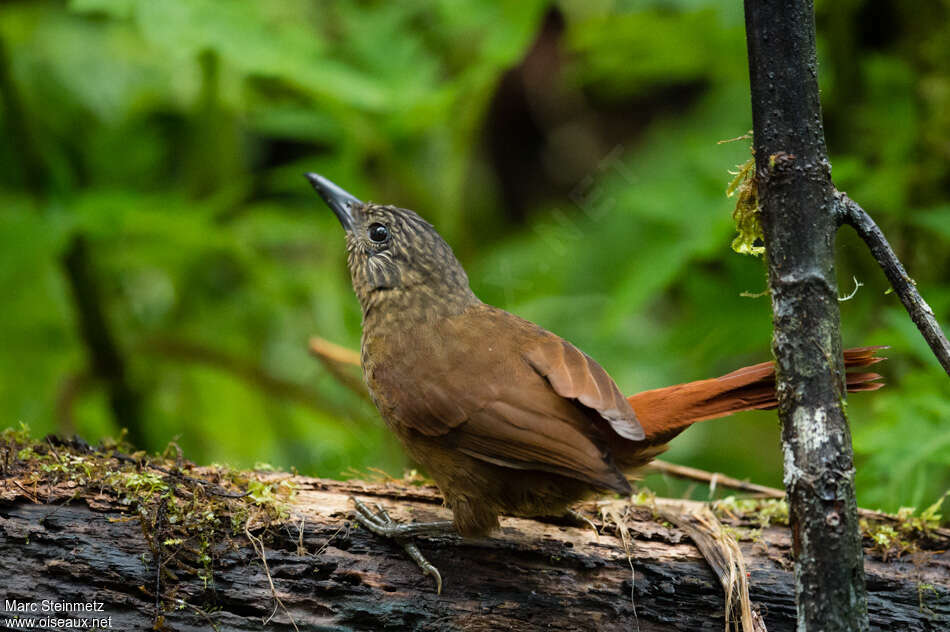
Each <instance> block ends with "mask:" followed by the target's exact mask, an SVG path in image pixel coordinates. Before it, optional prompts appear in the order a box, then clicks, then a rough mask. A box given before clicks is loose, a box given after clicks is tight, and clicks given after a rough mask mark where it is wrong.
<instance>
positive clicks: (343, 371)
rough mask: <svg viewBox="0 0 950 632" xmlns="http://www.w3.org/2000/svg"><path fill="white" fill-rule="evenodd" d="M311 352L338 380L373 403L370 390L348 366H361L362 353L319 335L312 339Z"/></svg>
mask: <svg viewBox="0 0 950 632" xmlns="http://www.w3.org/2000/svg"><path fill="white" fill-rule="evenodd" d="M310 353H311V354H312V355H313V356H314V357H316V358H317V360H319V361H320V364H322V365H323V368H325V369H326V370H327V372H328V373H329V374H330V375H332V376H333V377H334V379H336V381H337V382H339V383H340V384H342V385H343V386H344V387H346V388H347V389H349V390H350V391H351V392H353V393H355V394H356V395H358V396H359V397H360V398H361V399H364V400H365V401H367V402H370V403H372V400H371V399H370V397H369V392H368V391H367V390H366V386H365V385H364V384H363V382H362V380H360V379H359V378H357V377H355V376H354V375H353V374H352V373H351V372H350V371H349V370H348V369H347V367H350V366H357V367H358V366H360V354H359V353H357V352H356V351H353V350H352V349H347V348H346V347H343V346H340V345H338V344H336V343H333V342H330V341H329V340H324V339H323V338H320V337H318V336H314V337H312V338H311V339H310Z"/></svg>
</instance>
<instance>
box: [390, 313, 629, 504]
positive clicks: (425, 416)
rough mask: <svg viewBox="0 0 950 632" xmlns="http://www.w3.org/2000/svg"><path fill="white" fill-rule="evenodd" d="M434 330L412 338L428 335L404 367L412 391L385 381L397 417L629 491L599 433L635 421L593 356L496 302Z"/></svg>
mask: <svg viewBox="0 0 950 632" xmlns="http://www.w3.org/2000/svg"><path fill="white" fill-rule="evenodd" d="M475 331H477V332H478V336H477V337H476V335H475V334H474V333H472V332H475ZM430 338H433V337H430ZM439 338H440V339H441V340H442V342H441V343H433V342H432V340H429V341H427V342H422V343H420V344H431V345H432V347H431V349H428V350H427V358H428V359H429V362H427V363H426V365H425V366H421V365H420V364H415V365H414V366H412V367H409V366H406V367H405V369H404V371H405V373H410V372H411V373H412V374H413V379H412V381H411V385H412V392H409V390H408V389H405V388H403V389H399V388H395V389H389V392H396V393H398V395H397V397H398V399H399V402H398V404H397V408H398V409H399V410H400V413H401V414H399V415H398V416H399V419H400V424H399V425H400V426H402V427H409V428H412V429H413V430H415V431H417V432H419V433H421V434H424V435H427V436H430V437H441V440H442V441H444V442H445V444H446V445H449V446H452V447H454V448H455V449H458V450H459V451H461V452H463V453H465V454H468V455H470V456H473V457H475V458H478V459H481V460H483V461H486V462H489V463H494V464H496V465H501V466H504V467H510V468H514V469H533V470H541V471H550V472H554V473H557V474H561V475H564V476H568V477H571V478H575V479H579V480H584V481H587V482H589V483H591V484H593V485H596V486H600V487H606V488H609V489H615V490H617V491H621V492H625V493H626V492H629V491H630V486H629V484H628V483H627V480H626V478H625V477H624V476H623V475H622V474H621V473H620V471H619V470H618V469H617V467H616V465H615V464H614V462H613V459H612V458H611V456H610V453H609V451H608V450H607V448H606V445H607V443H608V441H607V436H606V435H607V434H608V433H610V432H615V433H616V434H618V435H620V436H622V437H626V438H628V439H633V440H637V439H641V438H642V437H643V431H642V429H641V428H640V425H639V423H638V422H637V420H636V416H635V415H634V412H633V409H632V408H631V407H630V404H629V403H628V402H627V400H626V399H625V398H624V397H623V395H622V394H621V393H620V391H619V390H618V389H617V387H616V385H615V384H614V382H613V380H611V379H610V377H609V376H608V375H607V373H606V372H605V371H604V370H603V369H602V368H601V367H600V365H599V364H597V363H596V362H594V361H593V360H592V359H590V358H589V357H587V356H586V355H584V354H583V353H581V352H580V351H578V350H577V349H576V348H574V347H573V346H572V345H570V344H569V343H567V342H565V341H563V340H562V339H561V338H559V337H557V336H555V335H554V334H552V333H550V332H547V331H545V330H543V329H541V328H540V327H537V326H536V325H534V324H531V323H528V322H527V321H523V320H522V319H520V318H517V317H515V316H513V315H511V314H508V313H506V312H501V310H498V311H497V312H495V315H493V318H492V319H491V320H490V324H489V325H487V326H486V325H485V321H484V320H482V321H480V322H479V323H478V326H477V327H475V326H472V322H471V321H467V320H466V319H464V318H463V319H461V320H460V321H456V322H453V323H447V324H445V325H444V326H443V328H442V330H441V331H440V335H439ZM446 354H447V355H446ZM458 367H465V370H464V371H459V370H458ZM447 374H448V375H454V376H456V378H455V379H448V380H447V379H445V375H447ZM394 377H395V376H394ZM408 383H409V382H403V384H404V385H405V384H408ZM601 419H603V421H604V422H606V423H602V422H601ZM611 429H612V430H611Z"/></svg>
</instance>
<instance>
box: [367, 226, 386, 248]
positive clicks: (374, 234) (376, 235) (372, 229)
mask: <svg viewBox="0 0 950 632" xmlns="http://www.w3.org/2000/svg"><path fill="white" fill-rule="evenodd" d="M369 238H370V240H371V241H372V242H373V243H376V244H382V243H386V241H387V240H388V239H389V229H388V228H386V227H385V226H383V225H382V224H380V223H378V222H377V223H375V224H370V226H369Z"/></svg>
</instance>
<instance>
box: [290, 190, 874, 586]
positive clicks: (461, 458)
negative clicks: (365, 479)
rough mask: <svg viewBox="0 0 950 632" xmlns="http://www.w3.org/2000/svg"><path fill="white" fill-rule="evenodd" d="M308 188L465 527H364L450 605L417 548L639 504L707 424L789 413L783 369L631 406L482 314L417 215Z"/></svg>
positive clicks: (366, 521) (372, 372) (390, 414)
mask: <svg viewBox="0 0 950 632" xmlns="http://www.w3.org/2000/svg"><path fill="white" fill-rule="evenodd" d="M305 175H306V178H307V179H308V180H309V181H310V183H311V185H312V186H313V188H314V189H315V190H316V192H317V193H318V194H319V196H320V197H321V198H322V199H323V201H324V202H325V203H326V204H327V206H329V207H330V209H331V210H332V211H333V212H334V213H335V214H336V217H337V219H338V220H339V221H340V224H341V225H342V226H343V229H344V233H345V238H346V258H347V267H348V268H349V273H350V278H351V281H352V285H353V289H354V291H355V294H356V298H357V299H358V301H359V304H360V307H361V309H362V316H363V319H362V339H361V349H360V364H361V367H362V371H363V377H364V380H365V382H366V386H367V388H368V390H369V394H370V397H371V399H372V401H373V403H374V404H375V406H376V408H377V409H378V410H379V413H380V415H381V416H382V418H383V420H384V422H385V423H386V425H387V426H388V428H389V429H390V430H391V431H392V432H393V434H395V435H396V437H397V438H398V439H399V441H400V442H401V443H402V445H403V447H404V448H405V450H406V452H407V453H408V455H409V457H410V458H411V459H412V460H413V461H415V462H416V463H418V464H419V465H420V466H422V468H423V469H424V470H425V471H426V472H427V473H428V475H429V476H430V477H431V478H432V479H433V480H434V481H435V483H436V485H437V486H438V488H439V490H440V492H441V493H442V496H443V498H444V500H445V504H446V505H447V506H448V507H449V508H450V509H451V510H452V520H451V521H436V522H421V523H420V522H417V523H406V524H398V523H395V522H394V521H393V520H392V519H391V518H390V517H389V515H388V513H387V512H386V511H385V509H383V508H382V507H378V508H377V510H376V511H373V510H372V509H370V508H369V507H367V506H366V505H365V504H363V503H362V502H360V501H358V500H356V499H354V503H355V505H356V512H355V518H356V520H357V521H358V522H360V523H361V524H362V525H363V526H365V527H366V528H367V529H369V530H370V531H372V532H373V533H376V534H377V535H380V536H384V537H389V538H394V539H396V540H397V541H399V542H400V543H401V544H402V545H403V546H404V548H405V549H406V551H407V553H408V554H409V555H410V556H411V557H412V558H413V559H414V560H415V561H416V563H417V564H418V565H419V566H420V568H421V569H422V570H423V572H425V573H426V574H429V575H431V576H432V577H433V578H435V581H436V584H437V590H438V591H439V592H441V586H442V579H441V575H440V574H439V571H438V569H436V568H435V567H434V566H432V565H431V564H430V563H429V562H428V561H426V560H425V558H424V557H423V556H422V554H421V553H420V552H419V550H418V548H417V547H416V546H415V544H414V543H413V542H412V538H414V537H417V536H434V535H445V534H456V535H459V536H462V537H466V538H471V537H481V536H486V535H488V534H489V533H491V532H492V531H493V530H494V529H496V528H497V527H498V526H499V516H501V515H514V516H527V517H538V516H559V515H565V514H566V513H568V512H569V511H570V507H571V506H572V505H573V504H575V503H576V502H577V501H579V500H582V499H584V498H586V497H588V496H590V495H591V494H596V493H611V492H614V493H618V494H622V495H630V494H631V493H632V488H631V486H630V482H629V479H628V476H629V475H631V474H632V473H633V472H635V471H636V470H637V469H638V468H641V467H642V466H644V465H646V464H648V463H649V462H650V461H651V460H652V459H653V458H655V457H656V456H657V455H658V454H660V453H662V452H663V451H664V450H666V448H667V444H668V442H669V441H670V440H671V439H673V438H674V437H675V436H676V435H678V434H679V433H680V432H682V431H683V430H685V429H686V428H687V427H689V426H690V425H692V424H693V423H695V422H697V421H703V420H706V419H712V418H717V417H723V416H726V415H729V414H732V413H735V412H739V411H743V410H755V409H768V408H774V407H776V406H777V405H778V402H777V399H776V393H775V369H774V365H773V363H771V362H764V363H761V364H757V365H753V366H749V367H745V368H742V369H739V370H737V371H733V372H731V373H728V374H726V375H723V376H721V377H718V378H713V379H709V380H701V381H698V382H690V383H686V384H680V385H676V386H672V387H666V388H660V389H655V390H651V391H645V392H642V393H638V394H636V395H632V396H630V397H629V398H628V397H625V396H624V395H623V394H622V393H621V391H620V389H619V387H618V386H617V384H616V383H615V382H614V380H613V379H611V377H610V376H609V375H608V374H607V372H606V371H605V370H604V368H603V367H602V366H601V365H600V364H598V363H597V362H596V361H595V360H594V359H593V358H591V357H590V356H588V355H587V354H585V353H584V352H583V351H581V350H580V349H578V348H577V347H575V346H574V345H572V344H571V343H570V342H568V341H566V340H564V339H563V338H561V337H559V336H557V335H556V334H554V333H551V332H549V331H547V330H545V329H543V328H542V327H540V326H538V325H536V324H534V323H532V322H530V321H528V320H525V319H523V318H520V317H519V316H516V315H514V314H511V313H509V312H507V311H504V310H502V309H499V308H497V307H493V306H491V305H488V304H486V303H484V302H482V301H481V300H479V299H478V297H477V296H476V295H475V293H474V292H473V291H472V289H471V287H470V285H469V279H468V276H467V274H466V272H465V270H464V269H463V267H462V265H461V263H460V262H459V261H458V259H457V258H456V257H455V255H454V253H453V251H452V248H451V247H450V246H449V244H448V243H446V241H445V240H444V239H443V238H442V237H441V236H440V235H439V233H438V232H437V231H436V229H435V228H434V227H433V226H432V225H431V224H430V223H428V222H427V221H426V220H424V219H423V218H422V217H420V216H419V215H418V214H417V213H416V212H414V211H412V210H409V209H405V208H399V207H397V206H393V205H385V204H375V203H371V202H362V201H361V200H359V199H358V198H356V197H355V196H353V195H352V194H350V193H348V192H347V191H345V190H344V189H342V188H340V187H339V186H338V185H336V184H334V183H333V182H331V181H330V180H328V179H327V178H325V177H323V176H321V175H319V174H316V173H307V174H305ZM879 348H880V347H861V348H857V349H849V350H847V351H846V352H845V365H846V367H848V368H861V367H865V366H868V365H870V364H874V363H875V362H878V361H880V360H881V359H882V358H879V357H876V355H875V353H876V351H877V350H878V349H879ZM880 377H881V376H880V375H878V374H877V373H869V372H859V373H848V377H847V386H848V390H849V391H866V390H874V389H877V388H880V386H882V383H881V382H880V381H878V380H879V379H880Z"/></svg>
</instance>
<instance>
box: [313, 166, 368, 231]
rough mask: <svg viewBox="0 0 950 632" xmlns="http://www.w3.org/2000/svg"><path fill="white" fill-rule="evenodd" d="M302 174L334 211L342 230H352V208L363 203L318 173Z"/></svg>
mask: <svg viewBox="0 0 950 632" xmlns="http://www.w3.org/2000/svg"><path fill="white" fill-rule="evenodd" d="M304 175H305V176H306V178H307V180H310V184H312V185H313V188H314V189H316V190H317V193H319V194H320V197H322V198H323V201H324V202H326V203H327V206H329V207H330V208H331V209H332V210H333V212H334V213H336V217H337V219H339V220H340V223H341V224H343V228H344V230H346V231H347V232H349V231H350V230H352V229H353V209H354V208H356V207H358V206H361V205H362V204H363V203H362V202H360V201H359V200H358V199H356V198H355V197H353V196H352V195H350V194H349V193H347V192H346V191H344V190H343V189H341V188H340V187H338V186H337V185H335V184H333V183H332V182H330V181H329V180H327V179H326V178H324V177H323V176H321V175H319V174H316V173H307V174H304Z"/></svg>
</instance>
